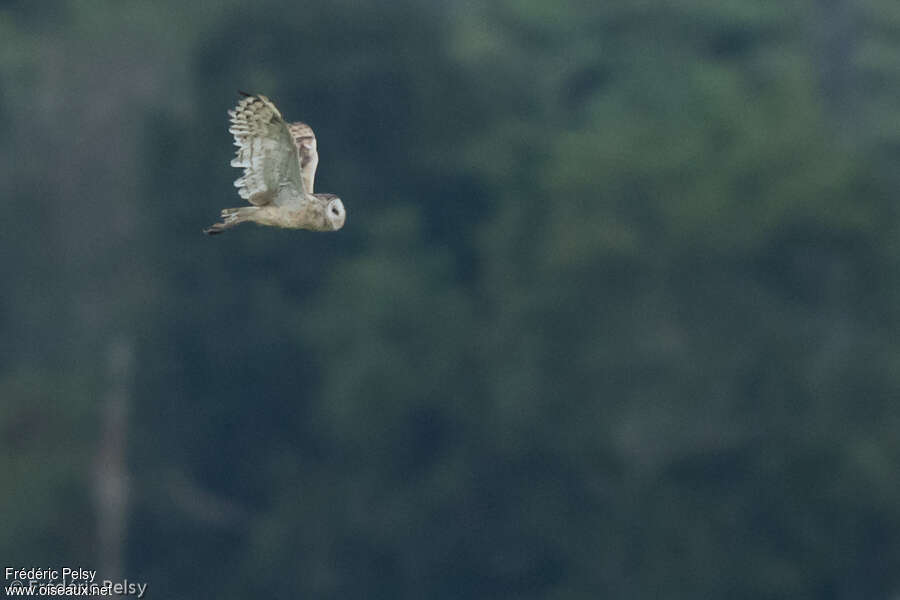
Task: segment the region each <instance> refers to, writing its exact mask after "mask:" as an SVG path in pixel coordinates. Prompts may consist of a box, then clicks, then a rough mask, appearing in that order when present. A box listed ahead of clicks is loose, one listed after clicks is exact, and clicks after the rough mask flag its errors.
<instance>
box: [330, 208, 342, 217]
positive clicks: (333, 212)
mask: <svg viewBox="0 0 900 600" xmlns="http://www.w3.org/2000/svg"><path fill="white" fill-rule="evenodd" d="M331 214H333V215H334V216H338V215H339V214H341V211H339V210H338V208H337V206H332V207H331Z"/></svg>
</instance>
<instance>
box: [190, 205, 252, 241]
mask: <svg viewBox="0 0 900 600" xmlns="http://www.w3.org/2000/svg"><path fill="white" fill-rule="evenodd" d="M257 210H259V208H258V207H256V206H243V207H241V208H226V209H224V210H223V211H222V222H221V223H213V224H212V225H210V226H209V227H207V228H206V229H204V230H203V233H205V234H206V235H216V234H219V233H222V232H223V231H225V230H226V229H230V228H231V227H234V226H235V225H239V224H240V223H243V222H244V221H249V220H251V219H252V217H253V213H255V212H256V211H257Z"/></svg>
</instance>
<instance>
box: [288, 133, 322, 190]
mask: <svg viewBox="0 0 900 600" xmlns="http://www.w3.org/2000/svg"><path fill="white" fill-rule="evenodd" d="M288 129H289V130H290V132H291V137H292V138H293V139H294V145H295V146H297V153H298V154H299V156H300V178H301V179H302V180H303V190H304V191H305V192H306V193H307V194H312V193H313V181H314V180H315V178H316V167H317V166H319V151H318V149H317V148H316V134H315V133H313V130H312V127H310V126H309V125H307V124H306V123H301V122H300V121H297V122H295V123H291V124H290V125H288Z"/></svg>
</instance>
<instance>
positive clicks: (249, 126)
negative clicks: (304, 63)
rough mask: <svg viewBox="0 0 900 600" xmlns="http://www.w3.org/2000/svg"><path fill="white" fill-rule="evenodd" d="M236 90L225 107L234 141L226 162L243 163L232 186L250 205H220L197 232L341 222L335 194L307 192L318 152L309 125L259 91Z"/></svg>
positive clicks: (324, 226)
mask: <svg viewBox="0 0 900 600" xmlns="http://www.w3.org/2000/svg"><path fill="white" fill-rule="evenodd" d="M241 94H243V95H244V96H245V98H243V99H242V100H241V101H240V102H238V105H237V106H236V107H235V109H234V110H230V111H228V115H229V116H230V117H231V127H230V128H229V129H228V131H229V132H230V133H231V134H232V135H234V145H235V146H237V156H236V157H235V158H234V160H232V161H231V166H232V167H242V168H243V169H244V174H243V175H241V177H239V178H238V179H237V180H236V181H235V182H234V186H235V187H236V188H237V189H238V194H239V195H240V197H241V198H243V199H244V200H246V201H247V202H249V203H250V204H252V206H243V207H241V208H226V209H224V210H223V211H222V222H221V223H215V224H214V225H212V226H210V227H208V228H207V229H204V230H203V232H204V233H207V234H209V235H215V234H217V233H222V232H223V231H225V230H226V229H229V228H231V227H234V226H235V225H238V224H240V223H244V222H253V223H258V224H260V225H271V226H273V227H286V228H289V229H309V230H312V231H337V230H338V229H340V228H341V227H343V226H344V219H345V218H346V216H347V213H346V212H345V211H344V204H343V203H342V202H341V199H340V198H338V197H337V196H335V195H334V194H314V193H313V180H314V179H315V177H316V166H318V164H319V153H318V152H317V151H316V136H315V134H314V133H313V130H312V129H311V128H310V126H309V125H307V124H306V123H300V122H296V123H287V122H286V121H285V120H284V119H283V118H282V116H281V113H280V112H278V109H277V108H275V105H274V104H273V103H272V102H271V100H269V99H268V98H266V97H265V96H263V95H261V94H245V93H244V92H241Z"/></svg>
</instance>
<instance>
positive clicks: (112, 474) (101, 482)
mask: <svg viewBox="0 0 900 600" xmlns="http://www.w3.org/2000/svg"><path fill="white" fill-rule="evenodd" d="M133 363H134V341H133V340H132V339H131V338H130V337H128V336H124V335H123V336H119V337H118V338H115V339H113V340H112V341H111V342H110V343H109V345H108V347H107V364H106V373H107V386H108V387H107V392H106V397H105V398H104V399H103V405H102V407H101V414H100V439H99V447H98V452H97V462H96V469H95V491H96V503H97V538H98V540H99V556H98V564H97V567H98V576H99V578H100V579H111V580H113V581H115V580H118V579H121V578H122V576H123V572H122V563H123V560H122V557H123V551H124V548H125V536H126V525H127V521H128V493H129V477H128V460H127V458H128V457H127V451H128V447H127V441H128V412H129V407H130V404H131V397H132V379H133V378H132V373H133Z"/></svg>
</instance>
